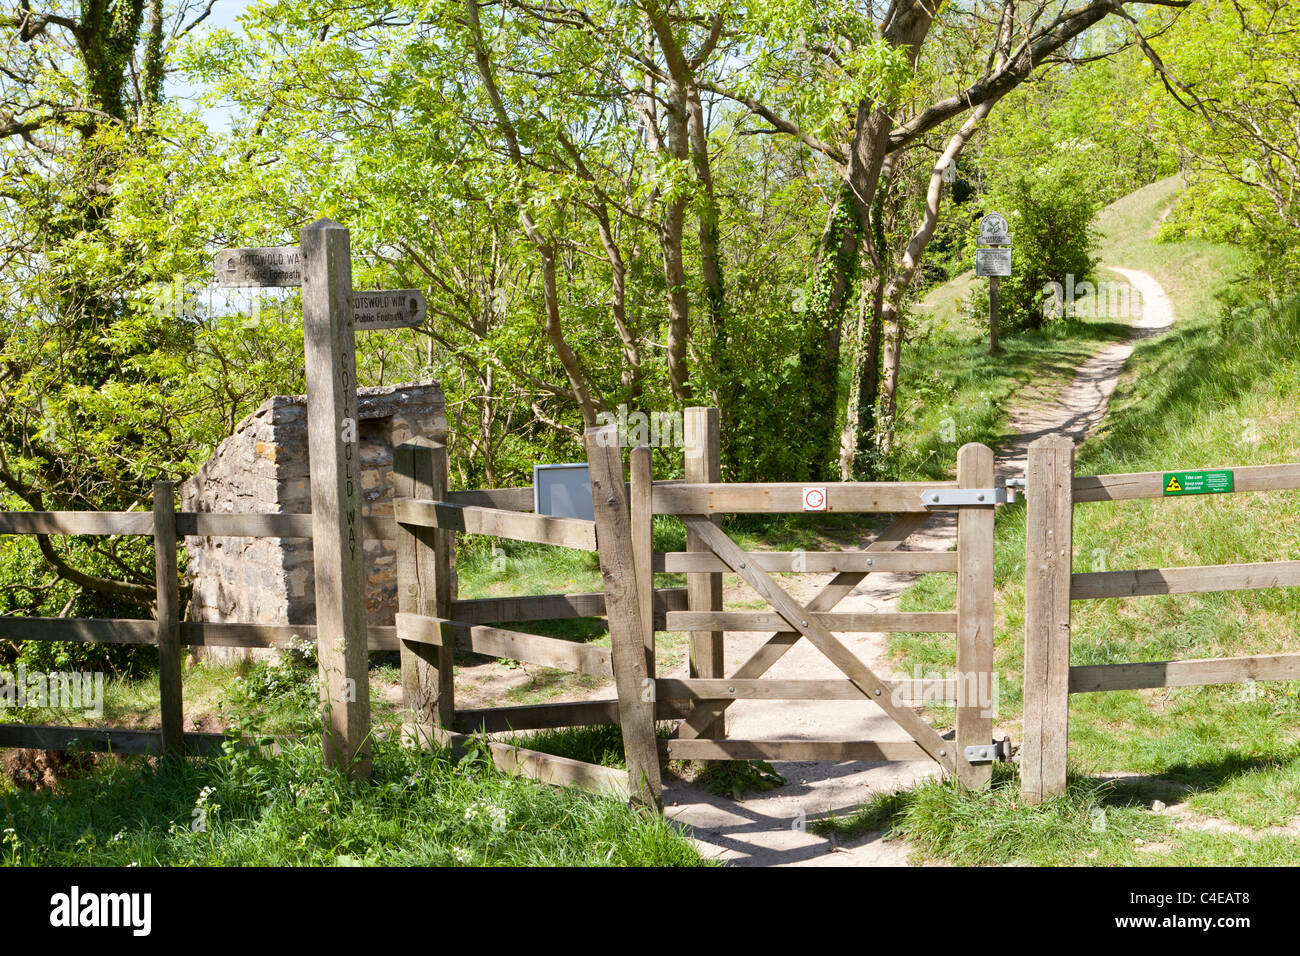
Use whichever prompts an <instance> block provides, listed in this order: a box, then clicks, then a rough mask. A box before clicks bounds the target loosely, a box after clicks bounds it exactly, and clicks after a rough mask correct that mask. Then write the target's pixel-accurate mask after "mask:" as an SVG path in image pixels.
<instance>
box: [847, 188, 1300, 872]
mask: <svg viewBox="0 0 1300 956" xmlns="http://www.w3.org/2000/svg"><path fill="white" fill-rule="evenodd" d="M1172 189H1173V186H1172V185H1171V184H1170V183H1168V182H1165V183H1158V184H1156V185H1155V186H1152V187H1149V188H1148V189H1147V190H1142V191H1140V192H1139V193H1136V194H1134V195H1133V196H1130V197H1127V198H1126V199H1125V200H1123V201H1121V202H1120V203H1117V204H1115V206H1113V207H1111V209H1110V210H1109V211H1108V214H1107V215H1106V216H1105V217H1103V219H1102V226H1103V228H1104V229H1106V230H1107V231H1108V237H1107V239H1108V245H1107V261H1108V262H1110V263H1111V264H1115V265H1125V266H1130V267H1133V268H1140V269H1145V270H1147V271H1149V272H1151V273H1152V274H1153V275H1155V276H1156V277H1157V278H1158V279H1159V280H1160V281H1161V282H1162V284H1164V286H1165V289H1166V291H1167V292H1168V293H1169V295H1170V296H1171V298H1172V299H1173V301H1174V303H1175V307H1176V311H1177V314H1178V321H1177V324H1176V325H1175V327H1174V329H1173V330H1172V331H1171V332H1169V333H1168V334H1166V335H1164V336H1162V337H1159V338H1156V339H1150V340H1146V341H1144V342H1142V343H1140V344H1139V345H1138V347H1137V349H1136V351H1135V353H1134V356H1133V358H1132V359H1131V361H1130V364H1129V367H1128V369H1127V370H1126V374H1125V376H1124V378H1123V381H1122V382H1121V384H1120V386H1119V387H1118V389H1117V390H1116V393H1115V396H1114V398H1113V400H1112V404H1111V409H1110V413H1109V416H1108V419H1107V421H1106V423H1105V427H1104V428H1103V429H1102V430H1101V431H1100V432H1099V433H1098V434H1097V435H1096V436H1094V437H1093V438H1092V439H1090V440H1089V441H1088V442H1086V443H1085V444H1084V445H1083V446H1082V447H1081V448H1080V449H1079V451H1078V461H1077V466H1076V471H1077V473H1078V474H1081V475H1086V474H1100V473H1107V472H1119V471H1148V470H1151V471H1161V470H1173V469H1177V468H1195V467H1208V466H1225V465H1232V466H1236V465H1249V464H1263V463H1275V462H1285V461H1295V460H1296V459H1297V448H1298V447H1300V408H1298V407H1297V402H1296V395H1297V393H1298V392H1300V306H1297V305H1296V304H1290V305H1287V306H1285V307H1279V308H1275V309H1266V308H1264V307H1262V306H1260V307H1254V308H1237V309H1232V310H1229V309H1225V308H1224V307H1222V306H1220V305H1218V304H1217V302H1216V298H1215V296H1216V294H1217V293H1219V292H1221V291H1222V290H1224V289H1225V288H1227V287H1228V286H1229V285H1230V284H1231V283H1232V280H1233V277H1234V275H1235V272H1236V269H1237V267H1238V265H1239V259H1238V257H1237V254H1236V253H1235V251H1234V250H1231V249H1225V248H1223V247H1216V246H1213V245H1210V244H1207V243H1185V242H1179V243H1173V244H1167V245H1164V244H1158V243H1155V242H1154V241H1153V236H1154V228H1153V227H1152V226H1153V224H1152V223H1150V222H1149V220H1147V219H1145V217H1146V215H1147V214H1148V213H1147V211H1149V210H1150V209H1151V208H1152V206H1153V205H1158V204H1159V203H1161V202H1167V201H1168V200H1169V199H1170V198H1172V197H1173V194H1172V192H1170V190H1172ZM1153 200H1154V202H1153ZM1297 529H1300V493H1296V492H1273V493H1268V494H1239V495H1229V496H1208V497H1201V498H1184V499H1170V500H1154V501H1135V502H1104V503H1091V504H1082V505H1079V506H1078V507H1076V509H1075V517H1074V567H1075V569H1076V570H1103V569H1109V570H1118V569H1126V568H1148V567H1170V566H1179V565H1184V566H1186V565H1200V564H1223V563H1235V562H1243V561H1272V560H1288V559H1295V558H1296V557H1297V556H1300V539H1298V538H1297V535H1296V531H1297ZM997 536H998V537H997V581H998V588H999V594H998V603H997V607H998V622H997V637H996V640H997V666H998V670H999V672H1000V673H1001V675H1002V678H1003V681H1004V683H1003V691H1004V693H1003V696H1002V700H1001V712H1000V714H999V719H998V723H999V725H1000V726H1001V727H1003V728H1005V729H1007V730H1009V731H1010V732H1011V733H1012V736H1013V739H1016V740H1019V739H1020V738H1019V727H1018V725H1017V722H1018V720H1019V716H1020V708H1021V694H1020V676H1021V670H1022V665H1023V645H1024V631H1023V627H1024V583H1023V582H1024V573H1025V567H1024V511H1023V507H1022V506H1017V507H1013V508H1007V509H1002V510H1000V512H999V516H998V530H997ZM945 601H948V602H950V601H951V582H949V581H945V580H943V579H940V578H938V577H936V578H933V579H927V580H925V581H923V582H922V583H921V584H920V586H918V587H917V588H915V589H913V591H912V592H910V593H909V594H908V596H907V605H906V606H907V608H908V609H913V608H925V607H934V606H951V604H950V603H949V604H947V605H944V603H943V602H945ZM1073 611H1074V631H1073V644H1072V656H1071V661H1072V663H1074V664H1102V663H1119V662H1124V661H1143V660H1168V659H1187V658H1197V657H1224V656H1232V655H1242V654H1261V653H1270V652H1282V651H1290V652H1295V651H1296V649H1297V647H1300V594H1298V593H1297V592H1296V591H1295V590H1294V589H1291V590H1273V591H1258V592H1238V593H1229V594H1207V595H1178V596H1169V597H1151V598H1134V599H1128V600H1107V601H1084V602H1079V603H1076V604H1075V605H1074V608H1073ZM893 647H894V651H895V653H896V655H897V657H898V661H899V664H900V666H903V667H907V666H910V664H912V663H916V662H920V663H933V664H943V665H947V666H951V664H952V648H951V641H943V640H936V639H935V638H934V637H933V636H926V635H899V636H898V638H897V640H896V641H895V643H894V645H893ZM1298 691H1300V684H1297V683H1261V684H1258V685H1252V684H1247V685H1228V686H1223V687H1216V688H1173V689H1167V690H1151V691H1131V692H1117V693H1106V694H1082V695H1076V696H1073V697H1072V698H1071V702H1070V703H1071V706H1070V720H1071V723H1070V758H1071V768H1072V770H1073V771H1074V772H1075V773H1077V774H1080V775H1083V774H1091V775H1100V774H1108V775H1109V774H1115V773H1119V772H1123V773H1127V774H1136V775H1139V776H1138V777H1136V778H1135V779H1134V780H1133V781H1132V782H1128V783H1113V782H1112V783H1105V784H1099V783H1098V782H1097V781H1096V780H1085V779H1082V778H1080V779H1078V780H1076V781H1075V782H1074V783H1073V785H1072V790H1071V794H1070V796H1069V797H1068V798H1067V799H1065V800H1062V801H1057V802H1055V804H1053V805H1051V806H1049V807H1045V808H1040V809H1033V810H1030V809H1017V808H1016V807H1015V788H1016V784H1017V781H1016V780H1015V779H1014V775H1012V774H1008V775H1005V776H1003V777H1002V781H1003V787H1002V789H1001V790H1000V791H998V792H995V794H994V795H993V796H992V797H991V798H989V797H983V796H981V797H970V796H963V795H961V794H958V793H956V792H955V791H953V790H952V789H951V788H949V787H947V786H945V785H942V784H931V785H927V786H926V787H923V788H921V789H920V790H918V791H917V792H915V793H913V794H909V795H900V796H898V797H896V798H895V799H894V803H893V804H892V805H884V804H880V803H878V804H876V805H874V806H872V807H870V808H869V812H868V813H865V814H864V815H863V816H861V817H860V818H858V819H857V820H855V821H852V822H851V823H843V824H841V825H842V826H851V827H857V828H860V827H862V826H864V825H867V824H871V825H879V824H880V823H882V821H884V820H886V819H888V820H889V821H891V825H892V826H893V827H894V828H895V829H896V832H898V833H899V834H905V835H907V836H909V837H911V838H912V839H914V840H916V841H917V845H918V847H919V849H920V850H921V852H922V853H923V854H928V855H941V856H951V857H954V858H957V859H963V860H969V861H977V860H978V861H1009V860H1021V861H1036V862H1075V863H1082V862H1106V863H1143V864H1161V863H1192V862H1204V863H1224V862H1255V863H1271V862H1289V863H1296V862H1300V835H1298V834H1297V831H1296V828H1295V827H1294V822H1295V819H1296V816H1297V813H1300V697H1298V696H1297V693H1298ZM1156 797H1160V798H1161V799H1162V800H1164V801H1165V802H1168V803H1173V802H1175V801H1182V802H1183V803H1184V804H1185V806H1184V808H1183V814H1182V815H1177V816H1171V815H1169V814H1163V813H1161V814H1158V813H1153V812H1150V811H1149V810H1148V809H1146V807H1147V804H1148V803H1150V801H1151V800H1152V799H1154V798H1156ZM954 803H955V804H956V805H958V806H959V807H965V808H966V809H965V810H964V811H962V810H958V811H956V812H955V813H949V814H947V816H946V817H945V816H944V814H941V813H940V812H939V809H940V808H941V807H942V808H948V809H951V808H952V806H953V805H954ZM945 812H946V811H945ZM1098 812H1100V814H1101V815H1100V816H1098V815H1097V814H1098ZM1098 821H1101V822H1102V824H1103V825H1102V826H1101V827H1100V828H1098V826H1097V824H1098ZM1107 822H1109V823H1108V826H1107V825H1106V824H1107ZM990 828H997V829H998V831H999V833H1004V831H1005V834H1004V835H1005V836H1006V839H1004V840H1003V841H1001V843H1000V845H999V846H998V847H997V848H994V847H993V845H992V841H989V840H988V839H987V836H988V835H989V829H990ZM1036 832H1037V833H1038V834H1039V835H1040V836H1042V839H1039V838H1038V837H1037V836H1033V834H1034V833H1036Z"/></svg>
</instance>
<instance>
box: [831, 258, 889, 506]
mask: <svg viewBox="0 0 1300 956" xmlns="http://www.w3.org/2000/svg"><path fill="white" fill-rule="evenodd" d="M884 292H885V279H884V276H883V275H882V274H880V272H876V274H875V276H874V278H873V279H872V281H871V288H870V295H869V296H868V295H867V291H866V290H864V291H863V295H862V299H861V303H860V305H859V309H858V358H857V363H856V366H855V369H854V375H853V390H852V392H851V393H850V395H849V407H848V412H847V414H846V416H845V423H844V432H843V434H842V435H841V436H840V480H841V481H854V480H855V479H856V480H865V481H870V480H871V479H873V478H874V477H875V463H874V457H875V450H876V400H877V399H878V398H879V393H880V310H881V305H882V303H883V301H884Z"/></svg>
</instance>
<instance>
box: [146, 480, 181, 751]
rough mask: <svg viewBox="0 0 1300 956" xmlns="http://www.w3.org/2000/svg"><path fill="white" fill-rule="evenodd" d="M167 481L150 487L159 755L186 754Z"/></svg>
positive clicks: (178, 609) (177, 590)
mask: <svg viewBox="0 0 1300 956" xmlns="http://www.w3.org/2000/svg"><path fill="white" fill-rule="evenodd" d="M172 494H173V487H172V483H171V482H170V481H158V482H155V483H154V486H153V551H154V574H155V578H156V581H157V586H158V599H157V609H158V610H157V615H156V620H157V622H158V623H157V631H156V635H155V636H156V638H157V642H158V699H159V708H160V710H161V713H162V752H163V755H164V756H167V757H179V756H181V755H183V754H184V753H185V708H184V702H183V700H182V694H183V692H182V689H181V619H180V612H181V589H180V580H179V575H178V573H177V570H176V551H177V545H176V541H177V538H176V502H175V500H174V499H173V497H172Z"/></svg>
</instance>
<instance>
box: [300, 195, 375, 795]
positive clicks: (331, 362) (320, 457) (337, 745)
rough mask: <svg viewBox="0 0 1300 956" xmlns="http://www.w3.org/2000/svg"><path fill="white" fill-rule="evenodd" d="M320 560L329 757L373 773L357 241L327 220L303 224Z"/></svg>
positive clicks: (315, 551) (310, 445)
mask: <svg viewBox="0 0 1300 956" xmlns="http://www.w3.org/2000/svg"><path fill="white" fill-rule="evenodd" d="M299 242H300V247H301V250H302V320H303V343H304V353H305V362H306V372H307V452H308V458H309V459H310V465H311V468H310V471H311V516H312V521H311V524H312V557H313V561H314V563H315V568H316V575H315V579H316V657H317V660H318V661H319V672H320V681H321V708H322V715H321V716H322V728H321V729H322V735H321V736H322V743H321V749H322V751H323V756H324V759H325V763H326V764H328V765H330V766H338V767H346V768H347V770H348V773H349V774H350V775H352V776H354V777H369V776H370V673H369V670H370V668H369V663H370V658H369V653H368V652H369V647H368V643H367V634H366V563H365V547H364V544H365V536H364V533H363V531H362V527H361V468H360V464H361V462H360V453H361V443H360V440H359V426H358V411H357V368H356V343H355V340H354V335H353V320H352V243H351V240H350V238H349V235H348V231H347V229H345V228H343V227H342V226H340V225H339V224H338V223H337V222H333V221H332V220H329V219H321V220H318V221H317V222H314V223H312V224H311V225H310V226H307V227H306V228H305V229H303V230H302V231H301V232H300V233H299Z"/></svg>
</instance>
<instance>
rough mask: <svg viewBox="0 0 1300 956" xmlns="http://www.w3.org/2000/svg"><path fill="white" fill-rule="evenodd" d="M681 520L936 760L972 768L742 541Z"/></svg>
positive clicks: (693, 518) (697, 519)
mask: <svg viewBox="0 0 1300 956" xmlns="http://www.w3.org/2000/svg"><path fill="white" fill-rule="evenodd" d="M681 518H682V522H683V523H684V524H685V525H686V526H687V528H689V529H691V530H692V531H694V532H695V533H696V534H697V535H698V536H699V538H700V540H701V541H702V542H703V543H704V544H705V545H706V546H708V548H709V549H710V550H712V551H713V553H714V554H716V555H717V556H718V557H719V558H721V559H722V560H723V561H725V562H726V564H727V565H728V567H730V568H731V569H732V571H734V572H735V573H736V574H738V575H740V577H741V578H742V579H743V580H744V581H745V582H746V583H747V584H749V586H750V587H752V588H753V589H754V590H755V591H757V592H758V593H759V594H760V595H762V597H763V598H764V599H765V600H766V601H767V602H768V603H769V604H770V605H771V606H772V609H773V610H775V611H776V612H777V613H778V614H780V615H781V617H783V618H784V619H785V621H786V623H787V624H788V625H789V626H790V627H791V629H793V630H795V631H798V632H799V633H800V634H801V635H802V636H803V637H805V638H807V639H808V641H809V642H810V643H811V644H812V645H813V646H814V647H816V648H817V649H818V650H819V651H821V652H822V653H823V654H825V655H826V657H827V658H828V659H829V660H830V661H831V663H833V664H834V665H835V666H836V667H838V668H839V669H840V670H841V671H843V672H844V676H846V677H847V678H848V679H849V680H850V681H852V682H853V683H854V684H855V685H856V686H857V688H858V690H860V691H861V692H862V696H863V697H866V698H867V699H869V700H872V701H873V702H874V703H875V704H876V706H878V707H879V708H880V709H881V710H883V711H884V712H885V713H886V714H887V715H889V717H891V718H892V719H893V721H894V723H896V724H898V725H899V726H900V727H902V728H903V729H904V730H906V731H907V732H908V735H909V736H911V738H912V739H913V740H914V741H916V742H917V743H918V744H920V745H921V747H922V749H924V750H925V752H926V753H928V754H929V755H930V756H931V757H932V758H933V759H934V760H935V762H936V763H938V764H939V765H940V766H941V767H943V768H944V769H945V770H947V771H949V772H952V773H955V772H957V770H958V768H959V767H963V768H964V767H969V766H970V761H968V760H967V759H966V755H965V754H962V753H959V752H956V748H955V747H954V746H953V745H952V744H951V743H950V742H948V741H946V740H944V739H943V738H942V737H941V736H940V735H939V733H938V732H937V731H936V730H935V729H934V728H933V727H931V726H930V725H929V724H928V723H926V722H925V721H924V720H923V719H921V717H919V716H918V715H917V714H915V713H913V712H912V711H911V710H910V709H908V708H906V707H899V706H896V705H894V704H893V703H892V702H891V700H890V698H889V694H888V693H886V691H887V689H888V685H887V684H886V682H884V681H882V680H881V679H880V678H879V677H878V676H876V674H875V673H874V672H873V671H872V670H871V668H870V667H868V666H867V665H866V664H864V663H863V662H862V660H861V659H860V658H859V657H858V656H857V655H856V654H854V653H853V652H852V651H850V650H849V649H848V648H847V647H845V646H844V645H843V644H842V643H840V641H839V640H838V639H837V638H836V637H835V636H834V635H833V634H831V632H830V631H828V630H827V629H826V628H824V627H823V626H822V625H820V624H818V623H817V621H816V620H815V619H813V618H812V617H810V616H808V611H807V608H805V607H804V606H803V605H802V604H800V603H799V602H798V601H796V600H795V599H794V598H792V597H791V596H790V594H789V593H788V592H787V591H786V590H785V589H784V588H782V587H781V586H780V585H779V584H777V583H776V582H775V581H774V580H773V579H772V578H771V577H770V576H769V575H768V574H767V573H766V572H765V571H763V570H761V569H760V568H756V567H753V566H752V565H749V564H747V561H746V554H745V552H744V551H742V550H740V547H739V545H737V544H736V543H735V542H734V541H732V540H731V539H730V538H729V537H727V535H726V534H725V533H724V532H723V531H722V529H720V528H718V527H717V526H715V525H714V524H712V523H711V522H710V521H709V520H708V519H707V518H705V517H702V516H700V515H682V516H681Z"/></svg>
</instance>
